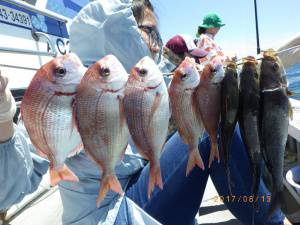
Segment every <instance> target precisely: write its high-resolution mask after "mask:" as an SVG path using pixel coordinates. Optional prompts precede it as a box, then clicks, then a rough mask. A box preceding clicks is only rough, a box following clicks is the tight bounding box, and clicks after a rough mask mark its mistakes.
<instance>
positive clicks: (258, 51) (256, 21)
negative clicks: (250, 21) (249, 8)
mask: <svg viewBox="0 0 300 225" xmlns="http://www.w3.org/2000/svg"><path fill="white" fill-rule="evenodd" d="M254 9H255V27H256V46H257V54H259V53H260V47H259V33H258V19H257V4H256V0H254Z"/></svg>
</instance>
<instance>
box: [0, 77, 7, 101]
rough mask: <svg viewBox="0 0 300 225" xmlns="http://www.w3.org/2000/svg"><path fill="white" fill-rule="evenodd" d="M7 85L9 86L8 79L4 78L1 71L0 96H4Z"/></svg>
mask: <svg viewBox="0 0 300 225" xmlns="http://www.w3.org/2000/svg"><path fill="white" fill-rule="evenodd" d="M7 84H8V78H7V77H4V76H2V75H1V71H0V96H1V95H4V92H5V89H6V87H7ZM0 102H1V99H0Z"/></svg>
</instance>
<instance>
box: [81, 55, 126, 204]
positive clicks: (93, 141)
mask: <svg viewBox="0 0 300 225" xmlns="http://www.w3.org/2000/svg"><path fill="white" fill-rule="evenodd" d="M105 71H106V72H105ZM127 79H128V75H127V73H126V71H125V69H124V68H123V66H122V64H121V63H120V62H119V61H118V59H117V58H116V57H115V56H113V55H108V56H106V57H104V58H102V59H100V60H99V61H98V62H96V63H95V64H93V65H92V66H91V67H90V68H89V69H88V71H87V72H86V73H85V75H84V77H83V79H82V81H81V83H80V85H79V86H78V90H77V95H76V100H75V108H76V121H77V124H78V129H79V132H80V134H81V137H82V141H83V144H84V148H85V150H86V152H87V153H88V155H89V156H90V157H91V158H92V160H93V161H94V162H95V163H96V164H97V165H98V166H99V168H100V170H101V171H100V172H101V173H102V177H101V180H100V183H101V185H100V189H99V194H98V198H97V200H96V205H97V207H100V204H101V202H102V200H103V199H104V198H105V196H106V193H107V192H108V191H109V190H113V191H114V192H116V193H119V194H120V195H123V190H122V187H121V184H120V183H119V181H118V179H117V177H116V175H115V171H114V168H115V166H116V164H117V162H118V161H119V160H120V159H121V156H122V154H124V152H125V149H126V147H127V144H128V138H129V131H128V127H127V124H126V121H125V115H124V110H123V100H122V98H123V95H124V87H125V83H126V81H127Z"/></svg>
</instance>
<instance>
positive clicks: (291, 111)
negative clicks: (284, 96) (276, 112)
mask: <svg viewBox="0 0 300 225" xmlns="http://www.w3.org/2000/svg"><path fill="white" fill-rule="evenodd" d="M288 115H289V118H290V119H291V120H293V108H292V104H291V102H290V101H288Z"/></svg>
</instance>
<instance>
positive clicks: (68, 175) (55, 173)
mask: <svg viewBox="0 0 300 225" xmlns="http://www.w3.org/2000/svg"><path fill="white" fill-rule="evenodd" d="M49 173H50V185H51V186H55V185H56V184H58V183H59V182H60V181H61V180H64V181H71V182H78V181H79V179H78V177H77V176H76V175H75V174H74V173H73V172H72V171H71V170H70V168H69V167H68V166H67V165H63V167H62V168H60V169H56V170H55V169H50V172H49Z"/></svg>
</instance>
